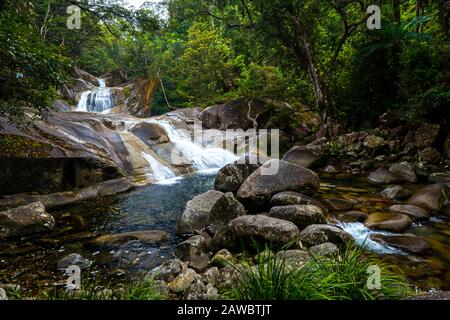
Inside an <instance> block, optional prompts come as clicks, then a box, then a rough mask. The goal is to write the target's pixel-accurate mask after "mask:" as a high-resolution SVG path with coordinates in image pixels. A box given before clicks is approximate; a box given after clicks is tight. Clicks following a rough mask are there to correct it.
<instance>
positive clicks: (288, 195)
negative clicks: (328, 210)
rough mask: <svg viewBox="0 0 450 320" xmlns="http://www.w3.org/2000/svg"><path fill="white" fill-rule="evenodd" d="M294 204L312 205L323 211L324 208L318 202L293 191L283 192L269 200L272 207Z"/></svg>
mask: <svg viewBox="0 0 450 320" xmlns="http://www.w3.org/2000/svg"><path fill="white" fill-rule="evenodd" d="M296 204H312V205H315V206H317V207H319V208H322V209H325V206H324V205H323V204H322V203H321V202H320V201H318V200H316V199H313V198H311V197H308V196H305V195H304V194H301V193H298V192H295V191H283V192H280V193H277V194H275V195H274V196H273V197H272V199H270V205H271V206H273V207H275V206H289V205H296Z"/></svg>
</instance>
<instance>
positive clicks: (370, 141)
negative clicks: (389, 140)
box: [363, 135, 386, 150]
mask: <svg viewBox="0 0 450 320" xmlns="http://www.w3.org/2000/svg"><path fill="white" fill-rule="evenodd" d="M363 145H364V147H366V148H368V149H372V150H373V149H380V148H382V147H384V146H385V145H386V140H384V139H383V138H381V137H377V136H374V135H369V136H367V137H366V138H365V139H364V142H363Z"/></svg>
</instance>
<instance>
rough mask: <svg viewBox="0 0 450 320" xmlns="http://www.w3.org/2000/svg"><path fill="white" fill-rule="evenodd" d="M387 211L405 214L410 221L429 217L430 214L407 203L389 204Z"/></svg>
mask: <svg viewBox="0 0 450 320" xmlns="http://www.w3.org/2000/svg"><path fill="white" fill-rule="evenodd" d="M389 211H391V212H394V213H402V214H406V215H407V216H408V217H410V218H411V220H412V221H423V220H428V219H430V215H429V214H428V212H427V211H426V210H424V209H422V208H419V207H416V206H412V205H408V204H396V205H393V206H390V207H389Z"/></svg>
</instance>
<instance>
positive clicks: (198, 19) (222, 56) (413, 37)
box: [0, 0, 450, 134]
mask: <svg viewBox="0 0 450 320" xmlns="http://www.w3.org/2000/svg"><path fill="white" fill-rule="evenodd" d="M73 4H75V5H78V6H79V7H80V9H81V13H82V20H81V21H82V25H81V29H80V30H69V29H68V28H67V25H66V22H67V18H68V16H69V15H68V14H67V12H66V10H67V7H68V6H69V5H73ZM370 4H378V5H379V6H380V7H381V12H382V28H381V29H380V30H369V29H368V28H367V27H366V21H367V18H368V16H369V15H368V14H367V13H366V9H367V7H368V6H369V5H370ZM0 10H1V11H0V44H1V45H0V59H1V61H0V91H1V94H0V115H6V116H7V117H9V118H10V119H13V120H14V119H19V118H20V117H21V116H22V115H23V114H22V111H23V110H24V108H27V107H32V108H34V109H37V110H43V109H45V108H46V107H47V106H48V105H49V103H50V101H51V100H52V98H53V97H54V96H55V95H56V91H57V88H58V87H59V86H60V85H61V84H62V83H64V82H65V81H68V80H69V79H70V73H71V70H72V69H71V67H73V66H79V67H81V68H82V69H85V70H87V71H89V72H92V73H94V74H96V75H102V74H104V73H106V72H109V71H112V70H114V69H116V68H122V69H123V70H125V71H126V73H127V74H128V77H129V78H131V79H133V78H138V77H144V78H147V79H153V80H154V81H157V82H158V84H159V86H158V89H157V92H156V94H155V97H154V100H153V110H154V113H162V112H165V111H167V110H169V108H170V107H177V108H178V107H190V106H198V105H200V106H207V105H211V104H215V103H223V102H226V101H228V100H230V99H233V98H237V97H242V96H251V97H270V98H274V99H278V100H284V101H286V102H289V103H291V104H293V105H296V104H300V103H302V104H306V105H308V106H309V107H310V108H311V109H314V110H317V111H320V112H321V113H322V119H323V121H324V123H330V121H331V122H332V123H334V122H336V121H337V119H339V121H340V122H341V123H342V124H343V125H345V126H348V127H361V126H366V127H370V126H371V125H373V124H374V123H375V122H376V121H377V119H378V117H379V115H380V114H382V113H383V112H385V111H387V110H394V111H396V112H398V113H399V114H400V115H401V116H402V117H403V118H404V119H406V120H409V121H422V120H423V119H429V120H433V121H435V120H445V119H442V115H445V114H447V116H446V117H447V120H448V114H450V113H449V112H448V105H449V100H450V91H449V79H450V76H449V70H450V68H449V66H448V64H449V61H450V59H449V47H450V45H449V41H448V40H449V37H448V36H449V14H448V12H449V1H446V0H430V1H424V0H392V1H375V0H373V1H357V0H334V1H329V0H271V1H266V0H255V1H248V0H167V1H165V2H161V3H158V4H152V3H150V2H149V3H147V5H145V6H144V7H142V8H141V9H139V10H134V11H132V10H129V9H127V8H126V7H125V6H124V3H123V2H122V1H119V0H92V1H87V0H77V1H75V0H63V1H57V0H45V1H19V0H5V1H2V4H1V8H0ZM165 95H166V96H167V99H166V97H165ZM329 128H331V127H329ZM324 133H330V134H332V133H333V132H324Z"/></svg>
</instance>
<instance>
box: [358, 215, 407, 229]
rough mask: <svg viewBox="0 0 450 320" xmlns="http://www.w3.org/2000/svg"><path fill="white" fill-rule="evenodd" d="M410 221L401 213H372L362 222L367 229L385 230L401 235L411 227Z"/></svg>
mask: <svg viewBox="0 0 450 320" xmlns="http://www.w3.org/2000/svg"><path fill="white" fill-rule="evenodd" d="M411 224H412V221H411V219H410V218H409V217H408V216H407V215H405V214H401V213H393V212H374V213H371V214H370V215H369V217H368V218H367V219H366V221H365V222H364V225H365V226H366V227H367V228H369V229H376V230H385V231H391V232H397V233H402V232H405V231H406V230H408V229H409V227H411Z"/></svg>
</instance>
